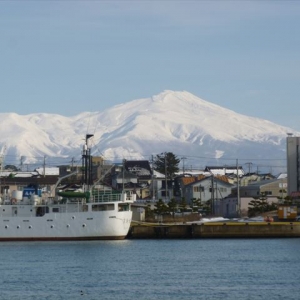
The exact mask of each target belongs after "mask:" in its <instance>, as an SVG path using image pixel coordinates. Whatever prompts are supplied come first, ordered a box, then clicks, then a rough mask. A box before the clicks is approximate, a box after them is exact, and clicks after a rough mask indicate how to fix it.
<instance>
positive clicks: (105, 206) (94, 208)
mask: <svg viewBox="0 0 300 300" xmlns="http://www.w3.org/2000/svg"><path fill="white" fill-rule="evenodd" d="M114 209H115V205H114V204H94V205H92V211H105V210H114Z"/></svg>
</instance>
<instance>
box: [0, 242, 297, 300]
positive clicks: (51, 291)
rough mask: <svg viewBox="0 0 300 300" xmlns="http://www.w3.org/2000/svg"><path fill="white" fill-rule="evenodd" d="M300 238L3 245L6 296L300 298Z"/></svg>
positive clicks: (163, 299)
mask: <svg viewBox="0 0 300 300" xmlns="http://www.w3.org/2000/svg"><path fill="white" fill-rule="evenodd" d="M299 250H300V239H299V238H294V239H195V240H193V239H187V240H183V239H182V240H163V239H161V240H155V239H154V240H122V241H87V242H26V243H25V242H14V243H11V242H7V243H1V244H0V257H1V264H0V268H1V270H0V274H1V275H0V282H1V292H0V299H5V300H7V299H22V300H23V299H72V300H75V299H107V300H116V299H122V300H133V299H138V300H158V299H161V300H169V299H170V300H181V299H186V300H194V299H195V300H196V299H206V300H208V299H212V300H217V299H222V300H223V299H241V300H246V299H247V300H248V299H249V300H250V299H251V300H253V299H272V300H276V299H278V300H279V299H280V300H281V299H285V300H288V299H299V297H300V296H299V295H300V255H299Z"/></svg>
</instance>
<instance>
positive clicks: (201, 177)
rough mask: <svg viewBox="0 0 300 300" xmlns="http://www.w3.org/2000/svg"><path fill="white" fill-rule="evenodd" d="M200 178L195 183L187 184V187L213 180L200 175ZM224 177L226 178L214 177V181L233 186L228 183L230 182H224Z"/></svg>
mask: <svg viewBox="0 0 300 300" xmlns="http://www.w3.org/2000/svg"><path fill="white" fill-rule="evenodd" d="M198 177H199V179H197V178H196V179H195V180H194V181H191V182H189V183H186V184H185V186H189V185H194V184H197V183H199V182H203V181H205V180H209V181H211V180H212V177H211V176H210V177H206V176H203V175H199V176H198ZM223 177H224V176H214V177H213V179H214V181H215V182H219V183H223V184H225V185H228V186H233V185H232V184H231V183H229V182H228V180H223V179H224V178H223ZM225 177H226V176H225ZM183 179H185V178H183Z"/></svg>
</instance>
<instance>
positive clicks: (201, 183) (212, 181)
mask: <svg viewBox="0 0 300 300" xmlns="http://www.w3.org/2000/svg"><path fill="white" fill-rule="evenodd" d="M226 179H227V178H225V176H209V177H206V176H204V175H199V176H198V177H184V178H182V180H181V183H182V185H181V189H182V196H183V197H184V198H185V200H186V201H187V203H188V204H192V201H193V199H200V200H201V202H202V203H205V202H206V201H208V200H212V201H213V203H217V200H220V199H223V198H225V197H227V196H228V195H230V194H231V188H232V185H231V184H230V183H228V181H227V180H226Z"/></svg>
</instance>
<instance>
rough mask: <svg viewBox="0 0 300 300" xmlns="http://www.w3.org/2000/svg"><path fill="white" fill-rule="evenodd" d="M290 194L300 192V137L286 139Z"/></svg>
mask: <svg viewBox="0 0 300 300" xmlns="http://www.w3.org/2000/svg"><path fill="white" fill-rule="evenodd" d="M286 154H287V174H288V194H289V195H291V194H292V193H293V192H298V191H300V159H299V158H300V137H296V136H291V135H289V136H288V137H287V139H286Z"/></svg>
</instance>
